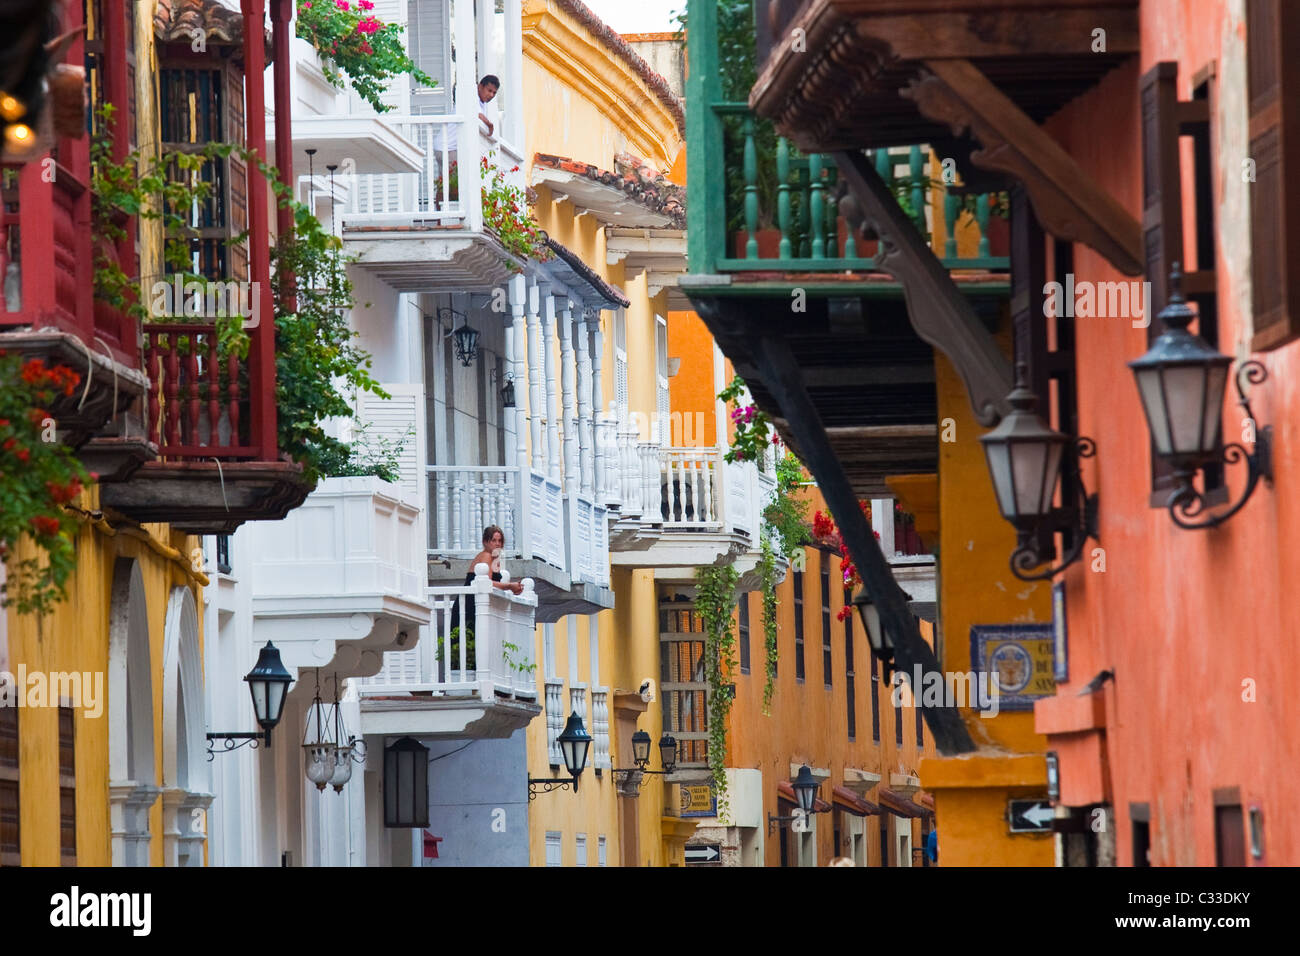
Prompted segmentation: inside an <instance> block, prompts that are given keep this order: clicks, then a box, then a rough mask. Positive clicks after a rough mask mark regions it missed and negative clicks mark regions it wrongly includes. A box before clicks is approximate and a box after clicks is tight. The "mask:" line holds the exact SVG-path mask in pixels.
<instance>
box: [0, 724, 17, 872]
mask: <svg viewBox="0 0 1300 956" xmlns="http://www.w3.org/2000/svg"><path fill="white" fill-rule="evenodd" d="M18 825H19V814H18V708H17V707H0V866H18V865H19V863H20V855H19V852H20V850H21V844H22V841H21V840H20V839H19V832H18Z"/></svg>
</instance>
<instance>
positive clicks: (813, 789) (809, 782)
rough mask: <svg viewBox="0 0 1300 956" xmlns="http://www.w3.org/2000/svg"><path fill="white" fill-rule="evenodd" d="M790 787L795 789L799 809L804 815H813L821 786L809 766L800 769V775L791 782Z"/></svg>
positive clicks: (805, 765)
mask: <svg viewBox="0 0 1300 956" xmlns="http://www.w3.org/2000/svg"><path fill="white" fill-rule="evenodd" d="M790 786H792V787H793V788H794V795H795V798H796V799H797V800H798V801H799V809H800V810H802V811H803V812H804V813H812V812H813V807H814V806H815V805H816V803H817V791H818V790H820V789H821V784H820V783H819V782H818V780H817V778H816V777H814V776H813V773H812V771H811V770H810V769H809V768H808V765H807V764H804V765H803V766H802V767H800V768H799V773H798V774H796V775H795V778H794V779H793V780H791V781H790Z"/></svg>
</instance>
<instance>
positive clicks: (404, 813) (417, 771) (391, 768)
mask: <svg viewBox="0 0 1300 956" xmlns="http://www.w3.org/2000/svg"><path fill="white" fill-rule="evenodd" d="M428 825H429V748H428V747H426V746H424V744H422V743H420V742H419V741H418V740H416V739H415V738H414V737H402V738H401V739H400V740H397V741H396V742H394V743H392V744H390V745H389V746H387V747H385V748H384V826H385V827H388V828H390V829H394V828H396V829H416V828H419V829H423V828H424V827H427V826H428Z"/></svg>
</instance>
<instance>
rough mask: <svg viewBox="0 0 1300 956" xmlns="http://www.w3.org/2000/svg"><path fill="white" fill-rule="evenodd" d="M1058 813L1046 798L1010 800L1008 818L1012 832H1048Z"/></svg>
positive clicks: (1008, 802)
mask: <svg viewBox="0 0 1300 956" xmlns="http://www.w3.org/2000/svg"><path fill="white" fill-rule="evenodd" d="M1055 817H1056V813H1055V811H1054V810H1052V807H1051V805H1050V804H1049V803H1048V802H1047V801H1046V800H1008V801H1007V819H1008V820H1010V821H1011V832H1012V833H1047V832H1050V831H1051V829H1052V820H1053V819H1054V818H1055Z"/></svg>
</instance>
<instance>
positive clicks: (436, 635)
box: [356, 564, 541, 737]
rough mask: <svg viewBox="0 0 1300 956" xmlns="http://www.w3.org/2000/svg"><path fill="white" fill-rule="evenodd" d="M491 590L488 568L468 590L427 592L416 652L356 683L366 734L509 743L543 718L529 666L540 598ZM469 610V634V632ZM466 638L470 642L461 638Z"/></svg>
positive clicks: (390, 659) (529, 584)
mask: <svg viewBox="0 0 1300 956" xmlns="http://www.w3.org/2000/svg"><path fill="white" fill-rule="evenodd" d="M522 584H523V593H522V594H519V595H515V594H512V593H510V592H509V591H505V590H502V589H500V588H496V587H493V583H492V579H491V577H490V576H489V574H488V566H487V565H486V564H479V565H477V566H476V567H475V577H474V580H473V581H472V582H471V583H470V584H469V585H466V586H450V587H432V588H429V589H428V604H429V607H430V613H429V617H428V627H427V628H426V630H425V634H424V636H423V637H422V638H421V639H420V641H419V643H417V644H416V645H415V646H414V647H411V648H408V649H403V650H391V651H389V652H388V653H386V654H385V655H384V660H383V666H382V668H381V669H380V670H379V672H378V673H376V674H374V675H372V676H369V677H364V678H362V679H360V680H358V681H357V682H356V683H357V686H358V688H359V692H360V695H361V726H362V732H363V733H365V734H375V735H397V734H411V735H419V736H425V737H464V736H474V737H508V736H510V734H511V733H513V732H514V731H515V730H517V729H519V728H520V727H523V726H526V725H527V724H528V722H529V721H530V720H532V718H533V717H535V716H536V715H537V714H538V713H540V712H541V708H540V707H539V706H538V705H537V696H538V691H537V680H536V672H537V667H536V663H535V661H534V660H533V653H534V647H535V646H536V641H535V634H536V629H535V612H536V609H537V594H536V592H535V590H534V585H533V581H532V579H531V578H524V579H523V581H522ZM471 606H472V607H473V608H474V613H473V615H472V617H473V627H472V629H470V628H466V626H465V625H464V623H463V622H465V621H466V620H467V612H468V609H469V608H470V607H471ZM467 632H470V633H469V637H468V639H462V638H463V637H465V635H466V634H467Z"/></svg>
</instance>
